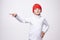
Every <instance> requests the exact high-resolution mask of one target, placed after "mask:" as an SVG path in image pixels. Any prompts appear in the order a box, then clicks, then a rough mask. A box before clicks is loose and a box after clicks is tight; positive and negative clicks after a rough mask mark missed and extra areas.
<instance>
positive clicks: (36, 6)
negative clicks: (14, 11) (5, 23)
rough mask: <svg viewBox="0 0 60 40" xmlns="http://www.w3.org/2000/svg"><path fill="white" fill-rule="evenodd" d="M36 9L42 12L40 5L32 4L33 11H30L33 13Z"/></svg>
mask: <svg viewBox="0 0 60 40" xmlns="http://www.w3.org/2000/svg"><path fill="white" fill-rule="evenodd" d="M36 8H38V9H40V10H41V12H42V8H41V5H39V4H34V5H33V9H32V11H33V12H34V9H36Z"/></svg>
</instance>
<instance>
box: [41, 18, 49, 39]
mask: <svg viewBox="0 0 60 40" xmlns="http://www.w3.org/2000/svg"><path fill="white" fill-rule="evenodd" d="M48 28H49V25H48V23H47V21H46V20H45V19H44V20H43V22H42V32H41V35H42V36H41V37H42V38H43V37H44V35H45V33H46V32H47V30H48Z"/></svg>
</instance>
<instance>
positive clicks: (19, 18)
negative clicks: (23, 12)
mask: <svg viewBox="0 0 60 40" xmlns="http://www.w3.org/2000/svg"><path fill="white" fill-rule="evenodd" d="M10 15H12V16H13V17H15V18H16V19H17V20H18V21H19V22H22V23H29V22H30V21H29V20H25V19H23V18H21V17H19V16H18V15H17V14H16V13H12V14H10Z"/></svg>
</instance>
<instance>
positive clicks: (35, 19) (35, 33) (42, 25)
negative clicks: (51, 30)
mask: <svg viewBox="0 0 60 40" xmlns="http://www.w3.org/2000/svg"><path fill="white" fill-rule="evenodd" d="M16 19H17V20H19V21H20V22H23V23H30V25H31V27H30V31H29V40H42V38H41V32H42V31H43V32H45V33H46V32H47V30H48V23H47V21H46V19H45V18H44V17H42V16H37V15H35V14H33V16H31V18H26V19H23V18H21V17H19V16H16Z"/></svg>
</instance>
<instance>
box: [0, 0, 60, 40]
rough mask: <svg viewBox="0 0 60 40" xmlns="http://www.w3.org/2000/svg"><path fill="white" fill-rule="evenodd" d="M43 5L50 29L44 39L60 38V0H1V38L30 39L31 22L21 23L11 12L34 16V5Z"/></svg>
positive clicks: (12, 39) (57, 39)
mask: <svg viewBox="0 0 60 40" xmlns="http://www.w3.org/2000/svg"><path fill="white" fill-rule="evenodd" d="M35 3H39V4H40V5H41V6H42V9H43V11H42V13H41V14H42V16H45V17H46V19H47V21H48V24H49V26H50V27H49V30H48V32H47V33H46V34H45V36H44V38H43V40H60V0H0V40H28V33H29V27H30V25H29V24H24V23H20V22H19V21H17V20H16V19H15V18H14V17H12V16H11V15H9V14H10V13H13V12H15V13H17V14H18V15H19V16H21V17H23V18H26V17H30V16H32V6H33V5H34V4H35Z"/></svg>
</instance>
